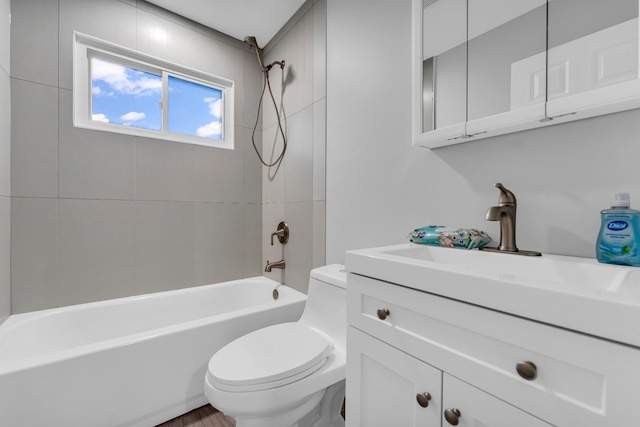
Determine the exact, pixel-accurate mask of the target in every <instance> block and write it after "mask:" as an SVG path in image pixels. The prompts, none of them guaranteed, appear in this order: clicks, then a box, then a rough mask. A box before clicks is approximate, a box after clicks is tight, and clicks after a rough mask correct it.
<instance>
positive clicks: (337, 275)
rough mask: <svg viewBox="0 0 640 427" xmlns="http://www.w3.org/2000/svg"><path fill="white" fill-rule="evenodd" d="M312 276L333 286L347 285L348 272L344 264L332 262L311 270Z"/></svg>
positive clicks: (342, 286)
mask: <svg viewBox="0 0 640 427" xmlns="http://www.w3.org/2000/svg"><path fill="white" fill-rule="evenodd" d="M311 278H312V279H316V280H320V281H321V282H325V283H328V284H330V285H333V286H338V287H341V288H345V289H346V287H347V272H346V270H345V269H344V265H342V264H330V265H325V266H323V267H318V268H314V269H313V270H311Z"/></svg>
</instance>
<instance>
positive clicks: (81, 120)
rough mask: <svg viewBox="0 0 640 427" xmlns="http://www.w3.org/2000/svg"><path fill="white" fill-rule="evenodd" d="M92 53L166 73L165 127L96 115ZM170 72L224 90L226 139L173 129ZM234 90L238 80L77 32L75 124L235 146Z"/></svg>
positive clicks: (128, 64) (98, 128) (114, 60)
mask: <svg viewBox="0 0 640 427" xmlns="http://www.w3.org/2000/svg"><path fill="white" fill-rule="evenodd" d="M92 57H97V58H99V59H102V60H106V61H113V62H115V63H118V64H122V65H124V66H126V67H133V68H136V69H139V70H141V71H148V72H152V73H154V74H157V75H160V76H162V101H161V107H162V110H163V112H162V117H163V119H162V130H161V131H155V130H150V129H143V128H137V127H133V126H123V125H119V124H116V123H104V122H100V121H97V120H93V119H92V117H91V112H92V111H91V97H92V92H91V84H92V82H91V58H92ZM168 76H174V77H177V78H179V79H182V80H187V81H191V82H195V83H198V84H201V85H204V86H209V87H213V88H215V89H219V90H221V91H222V99H223V112H222V139H212V138H206V137H200V136H195V135H188V134H182V133H175V132H169V130H168V127H167V113H166V108H164V107H166V100H167V96H168ZM234 90H235V82H234V81H233V80H229V79H226V78H224V77H219V76H214V75H212V74H208V73H205V72H202V71H198V70H194V69H192V68H189V67H185V66H182V65H179V64H175V63H172V62H169V61H165V60H163V59H160V58H156V57H153V56H150V55H146V54H143V53H140V52H137V51H135V50H132V49H129V48H126V47H123V46H119V45H116V44H113V43H109V42H106V41H104V40H100V39H98V38H96V37H92V36H89V35H86V34H82V33H79V32H76V31H74V33H73V125H74V126H75V127H80V128H85V129H92V130H100V131H106V132H115V133H123V134H127V135H134V136H141V137H146V138H155V139H163V140H168V141H175V142H183V143H188V144H196V145H204V146H208V147H217V148H224V149H228V150H233V149H234V98H235V97H234Z"/></svg>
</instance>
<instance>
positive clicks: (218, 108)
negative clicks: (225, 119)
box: [204, 98, 222, 118]
mask: <svg viewBox="0 0 640 427" xmlns="http://www.w3.org/2000/svg"><path fill="white" fill-rule="evenodd" d="M204 102H205V103H207V104H209V114H211V115H212V116H213V117H218V118H219V117H222V98H205V99H204Z"/></svg>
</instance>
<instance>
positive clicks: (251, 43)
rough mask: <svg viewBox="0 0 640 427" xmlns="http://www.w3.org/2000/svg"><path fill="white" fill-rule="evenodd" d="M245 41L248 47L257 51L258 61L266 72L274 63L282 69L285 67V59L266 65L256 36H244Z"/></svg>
mask: <svg viewBox="0 0 640 427" xmlns="http://www.w3.org/2000/svg"><path fill="white" fill-rule="evenodd" d="M244 43H245V44H246V45H247V48H248V49H250V50H255V51H256V56H257V57H258V63H259V64H260V68H261V69H262V71H263V72H264V73H268V72H269V71H270V70H271V68H273V66H274V65H279V66H280V69H284V60H282V61H274V62H273V63H272V64H267V65H266V66H265V65H264V60H263V59H262V52H261V50H260V46H258V41H257V40H256V38H255V37H254V36H247V37H245V38H244Z"/></svg>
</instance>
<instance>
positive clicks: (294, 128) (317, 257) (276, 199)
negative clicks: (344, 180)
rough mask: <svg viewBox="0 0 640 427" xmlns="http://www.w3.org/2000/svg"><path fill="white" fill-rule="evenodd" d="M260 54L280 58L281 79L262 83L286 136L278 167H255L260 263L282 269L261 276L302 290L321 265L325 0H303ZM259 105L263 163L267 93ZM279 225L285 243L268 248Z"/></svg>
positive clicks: (277, 142)
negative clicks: (286, 231)
mask: <svg viewBox="0 0 640 427" xmlns="http://www.w3.org/2000/svg"><path fill="white" fill-rule="evenodd" d="M258 42H260V40H258ZM264 51H265V62H266V63H269V64H270V63H272V62H273V61H280V60H283V59H284V60H285V64H286V65H285V69H284V75H283V74H282V72H281V71H280V68H279V67H277V66H276V67H274V68H273V69H272V70H271V72H270V76H271V77H270V79H271V86H272V88H273V92H274V95H275V98H276V102H277V103H278V106H279V107H281V108H282V113H283V116H282V118H283V121H282V125H283V128H284V130H285V134H286V135H287V138H288V145H287V150H286V154H285V156H284V160H283V162H282V164H279V165H276V166H273V167H271V168H267V167H263V168H262V188H263V192H262V200H263V223H262V230H263V235H262V251H263V265H264V262H266V261H267V260H269V261H279V260H281V259H284V260H285V262H286V268H285V269H284V270H278V269H273V270H272V272H271V273H264V274H265V275H266V276H268V277H271V278H272V279H274V280H277V281H280V282H282V283H285V284H286V285H288V286H291V287H293V288H295V289H298V290H300V291H303V292H306V291H307V288H308V284H309V271H310V270H311V269H312V268H314V267H318V266H320V265H324V261H325V110H326V90H325V88H326V71H325V64H326V0H317V1H311V0H310V1H308V2H306V3H305V5H303V7H302V8H301V9H300V10H299V11H298V12H297V13H296V15H295V16H294V17H293V18H292V19H291V20H290V21H289V23H288V24H287V25H285V26H284V28H283V29H282V30H281V31H279V32H278V34H277V35H276V36H275V37H274V39H273V40H272V41H271V42H269V44H268V45H267V46H265V48H264ZM255 66H256V68H257V59H256V65H255ZM281 100H282V101H281ZM281 102H282V104H281ZM263 108H264V110H263V113H264V116H263V127H264V134H263V153H264V156H265V160H266V161H267V163H271V162H272V161H273V160H275V158H277V157H278V155H279V154H280V152H281V150H282V137H281V136H280V135H279V132H278V126H277V119H276V115H275V109H274V107H273V101H272V100H271V98H270V96H269V94H268V91H267V92H266V93H265V98H264V100H263ZM280 221H285V222H286V223H287V224H288V225H289V228H290V237H289V242H288V243H287V244H286V245H284V246H282V245H281V244H280V243H278V241H277V240H274V246H271V244H270V235H271V233H272V232H274V231H275V230H276V227H277V225H278V223H279V222H280Z"/></svg>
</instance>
